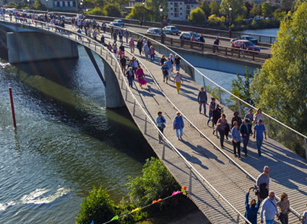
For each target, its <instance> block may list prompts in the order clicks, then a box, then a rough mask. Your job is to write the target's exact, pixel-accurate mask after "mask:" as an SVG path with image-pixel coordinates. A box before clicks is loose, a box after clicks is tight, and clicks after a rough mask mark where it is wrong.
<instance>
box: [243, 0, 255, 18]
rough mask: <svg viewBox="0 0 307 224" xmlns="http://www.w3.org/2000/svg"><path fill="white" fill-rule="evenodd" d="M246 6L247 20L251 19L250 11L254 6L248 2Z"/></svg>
mask: <svg viewBox="0 0 307 224" xmlns="http://www.w3.org/2000/svg"><path fill="white" fill-rule="evenodd" d="M244 6H245V8H246V14H245V17H246V18H247V17H249V14H250V11H251V10H252V8H253V6H252V5H251V4H250V3H249V2H248V1H246V2H245V3H244Z"/></svg>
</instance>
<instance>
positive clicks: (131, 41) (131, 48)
mask: <svg viewBox="0 0 307 224" xmlns="http://www.w3.org/2000/svg"><path fill="white" fill-rule="evenodd" d="M129 47H130V52H131V53H132V54H134V40H133V38H132V37H131V39H130V41H129Z"/></svg>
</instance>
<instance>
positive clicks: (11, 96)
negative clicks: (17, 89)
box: [9, 86, 16, 128]
mask: <svg viewBox="0 0 307 224" xmlns="http://www.w3.org/2000/svg"><path fill="white" fill-rule="evenodd" d="M9 93H10V101H11V108H12V117H13V124H14V127H15V128H16V118H15V110H14V101H13V93H12V88H11V87H10V86H9Z"/></svg>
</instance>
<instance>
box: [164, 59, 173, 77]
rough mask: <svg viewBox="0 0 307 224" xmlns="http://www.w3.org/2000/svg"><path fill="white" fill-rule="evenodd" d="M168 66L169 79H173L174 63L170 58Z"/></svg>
mask: <svg viewBox="0 0 307 224" xmlns="http://www.w3.org/2000/svg"><path fill="white" fill-rule="evenodd" d="M166 65H167V67H168V79H171V78H172V67H173V65H172V61H171V59H170V58H167V61H166Z"/></svg>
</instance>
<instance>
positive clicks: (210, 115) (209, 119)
mask: <svg viewBox="0 0 307 224" xmlns="http://www.w3.org/2000/svg"><path fill="white" fill-rule="evenodd" d="M212 116H213V115H212V112H211V113H210V111H209V118H208V121H207V124H209V122H210V121H211V117H212ZM213 127H214V123H213V122H212V128H213Z"/></svg>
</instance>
